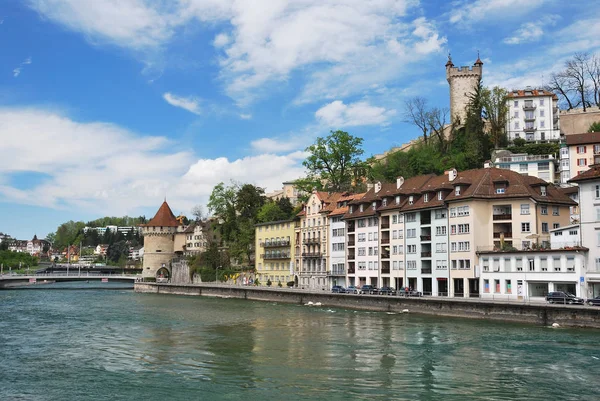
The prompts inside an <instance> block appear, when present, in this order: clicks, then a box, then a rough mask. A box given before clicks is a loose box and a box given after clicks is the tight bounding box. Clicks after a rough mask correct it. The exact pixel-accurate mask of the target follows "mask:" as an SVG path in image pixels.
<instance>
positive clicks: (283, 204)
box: [277, 197, 294, 219]
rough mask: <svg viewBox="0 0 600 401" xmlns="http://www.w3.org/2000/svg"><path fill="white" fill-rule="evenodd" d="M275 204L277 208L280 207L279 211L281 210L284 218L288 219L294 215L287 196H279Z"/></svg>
mask: <svg viewBox="0 0 600 401" xmlns="http://www.w3.org/2000/svg"><path fill="white" fill-rule="evenodd" d="M277 206H279V209H281V211H282V212H283V214H284V216H286V217H284V219H290V218H292V217H293V216H294V206H293V205H292V202H290V199H289V198H285V197H283V198H280V199H278V200H277Z"/></svg>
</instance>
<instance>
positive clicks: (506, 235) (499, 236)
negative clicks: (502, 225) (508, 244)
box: [494, 232, 512, 238]
mask: <svg viewBox="0 0 600 401" xmlns="http://www.w3.org/2000/svg"><path fill="white" fill-rule="evenodd" d="M502 234H504V238H512V233H511V232H502V233H494V238H501V237H502Z"/></svg>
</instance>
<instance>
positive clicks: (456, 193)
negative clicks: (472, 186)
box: [454, 185, 460, 196]
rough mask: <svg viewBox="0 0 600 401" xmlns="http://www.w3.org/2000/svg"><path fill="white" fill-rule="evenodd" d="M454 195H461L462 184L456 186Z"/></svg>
mask: <svg viewBox="0 0 600 401" xmlns="http://www.w3.org/2000/svg"><path fill="white" fill-rule="evenodd" d="M454 195H457V196H458V195H460V185H457V186H456V188H454Z"/></svg>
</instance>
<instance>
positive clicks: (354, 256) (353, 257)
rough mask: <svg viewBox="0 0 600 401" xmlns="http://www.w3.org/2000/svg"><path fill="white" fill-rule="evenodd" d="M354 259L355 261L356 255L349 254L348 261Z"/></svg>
mask: <svg viewBox="0 0 600 401" xmlns="http://www.w3.org/2000/svg"><path fill="white" fill-rule="evenodd" d="M354 259H356V255H355V254H354V253H349V254H348V260H354Z"/></svg>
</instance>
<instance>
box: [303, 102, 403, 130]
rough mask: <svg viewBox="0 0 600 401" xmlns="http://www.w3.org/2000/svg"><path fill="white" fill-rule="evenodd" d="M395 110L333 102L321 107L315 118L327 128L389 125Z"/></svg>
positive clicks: (363, 103) (358, 103)
mask: <svg viewBox="0 0 600 401" xmlns="http://www.w3.org/2000/svg"><path fill="white" fill-rule="evenodd" d="M395 115H396V110H395V109H391V110H387V109H386V108H384V107H375V106H371V105H370V104H369V103H368V102H356V103H350V104H344V102H343V101H341V100H335V101H333V102H331V103H329V104H326V105H325V106H323V107H321V108H320V109H319V110H317V112H316V113H315V117H316V118H317V120H319V121H320V122H321V123H322V124H324V125H327V126H329V127H353V126H359V125H383V126H385V125H389V123H390V122H389V120H390V118H392V117H393V116H395Z"/></svg>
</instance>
